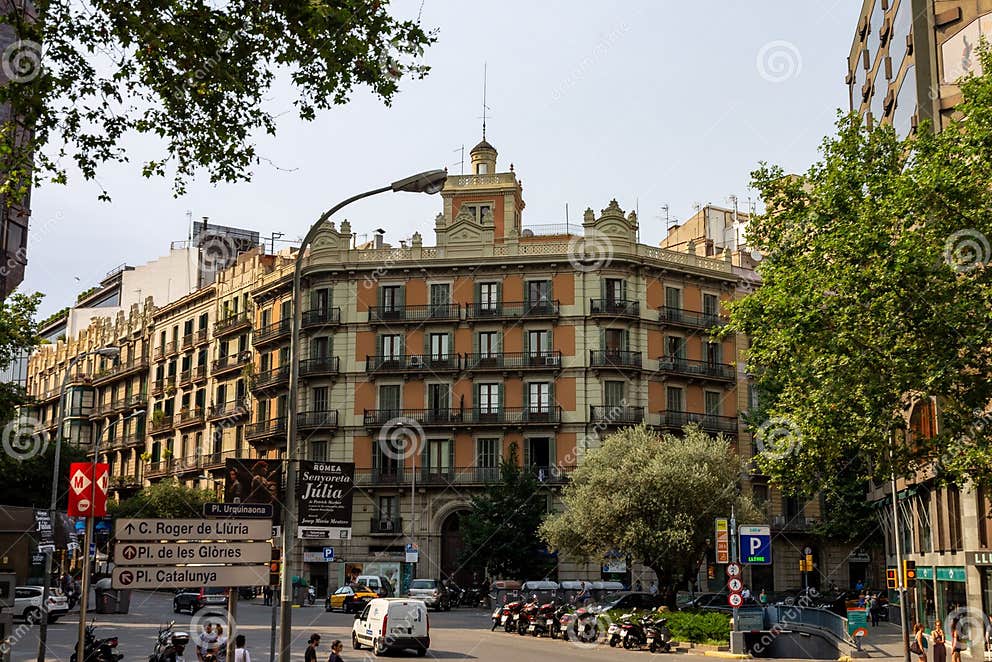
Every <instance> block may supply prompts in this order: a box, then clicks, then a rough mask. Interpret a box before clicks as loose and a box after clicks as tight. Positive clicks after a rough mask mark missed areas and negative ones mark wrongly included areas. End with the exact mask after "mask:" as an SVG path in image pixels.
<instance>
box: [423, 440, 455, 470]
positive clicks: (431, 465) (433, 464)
mask: <svg viewBox="0 0 992 662" xmlns="http://www.w3.org/2000/svg"><path fill="white" fill-rule="evenodd" d="M423 464H424V474H425V476H424V477H425V479H426V480H430V479H431V478H436V479H449V478H450V477H451V476H452V475H453V474H454V464H455V446H454V443H453V442H452V441H451V440H450V439H430V440H428V441H427V446H426V447H425V449H424V459H423Z"/></svg>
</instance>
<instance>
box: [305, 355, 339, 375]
mask: <svg viewBox="0 0 992 662" xmlns="http://www.w3.org/2000/svg"><path fill="white" fill-rule="evenodd" d="M340 364H341V362H340V360H339V359H338V357H336V356H321V357H318V358H315V359H305V360H303V361H300V377H331V376H334V375H337V374H338V371H339V367H340Z"/></svg>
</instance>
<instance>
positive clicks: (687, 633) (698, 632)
mask: <svg viewBox="0 0 992 662" xmlns="http://www.w3.org/2000/svg"><path fill="white" fill-rule="evenodd" d="M668 629H669V630H671V631H672V637H673V638H674V639H676V640H678V641H691V642H693V643H697V644H717V645H720V644H729V643H730V615H729V614H721V613H719V612H715V611H711V612H705V611H702V612H692V611H677V612H672V613H670V614H669V615H668Z"/></svg>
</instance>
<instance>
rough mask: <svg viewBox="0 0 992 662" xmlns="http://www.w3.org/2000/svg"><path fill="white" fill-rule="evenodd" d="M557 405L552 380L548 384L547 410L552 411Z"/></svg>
mask: <svg viewBox="0 0 992 662" xmlns="http://www.w3.org/2000/svg"><path fill="white" fill-rule="evenodd" d="M557 406H558V403H557V402H555V383H554V382H550V383H549V384H548V407H549V411H552V412H553V411H555V409H556V407H557Z"/></svg>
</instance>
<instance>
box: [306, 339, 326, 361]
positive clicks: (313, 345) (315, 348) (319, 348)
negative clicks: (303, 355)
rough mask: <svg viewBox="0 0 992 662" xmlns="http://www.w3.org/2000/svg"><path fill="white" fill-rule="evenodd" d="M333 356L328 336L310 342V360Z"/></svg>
mask: <svg viewBox="0 0 992 662" xmlns="http://www.w3.org/2000/svg"><path fill="white" fill-rule="evenodd" d="M330 355H331V339H330V338H329V337H327V336H321V337H320V338H314V339H313V340H311V341H310V358H312V359H326V358H327V357H329V356H330Z"/></svg>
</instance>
